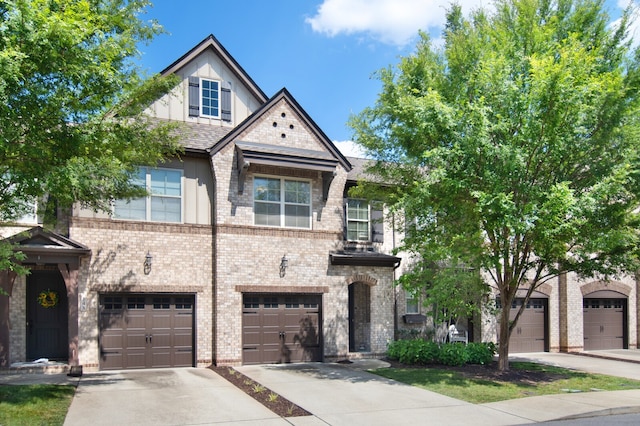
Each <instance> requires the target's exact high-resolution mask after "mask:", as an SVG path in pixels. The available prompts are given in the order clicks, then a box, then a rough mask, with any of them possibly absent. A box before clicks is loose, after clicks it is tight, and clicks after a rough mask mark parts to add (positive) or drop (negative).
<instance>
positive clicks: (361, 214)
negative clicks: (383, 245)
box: [347, 198, 371, 241]
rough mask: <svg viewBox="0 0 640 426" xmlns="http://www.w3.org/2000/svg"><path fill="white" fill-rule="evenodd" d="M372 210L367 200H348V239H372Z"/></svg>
mask: <svg viewBox="0 0 640 426" xmlns="http://www.w3.org/2000/svg"><path fill="white" fill-rule="evenodd" d="M369 219H370V211H369V203H368V202H367V201H366V200H358V199H352V198H349V199H348V200H347V240H349V241H370V240H371V235H370V232H371V226H370V225H369Z"/></svg>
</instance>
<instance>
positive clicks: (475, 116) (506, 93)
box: [350, 0, 640, 370]
mask: <svg viewBox="0 0 640 426" xmlns="http://www.w3.org/2000/svg"><path fill="white" fill-rule="evenodd" d="M631 13H632V10H631V9H628V10H627V11H626V12H625V13H624V15H623V17H622V20H621V22H620V24H619V25H617V26H615V27H611V26H609V18H608V16H607V14H606V13H605V12H604V10H603V3H602V1H592V0H555V1H554V0H497V1H496V2H495V9H493V11H492V12H487V11H485V10H482V9H481V10H477V11H475V12H473V13H472V14H471V15H470V16H469V17H468V18H465V17H464V16H463V14H462V12H461V8H460V7H459V6H457V5H453V6H452V7H451V8H450V9H449V10H448V12H447V24H446V28H445V31H444V46H443V47H442V48H438V47H434V46H433V44H432V43H431V41H430V40H429V38H428V36H426V35H424V34H422V35H421V40H420V42H419V43H418V45H417V48H416V51H415V53H414V54H412V55H410V56H408V57H405V58H402V59H401V61H400V63H399V64H398V65H397V67H396V69H393V68H388V69H384V70H381V71H380V72H379V78H380V80H381V82H382V90H381V93H380V94H379V98H378V100H377V102H376V104H375V105H374V106H373V107H370V108H366V109H365V110H364V111H363V112H361V113H360V114H358V115H357V116H354V117H352V118H351V120H350V125H351V127H352V128H353V129H354V131H355V140H356V141H357V142H359V143H360V144H361V145H362V146H363V147H364V148H365V149H366V152H367V153H368V155H369V156H370V157H371V158H373V159H375V160H377V161H375V162H374V163H375V164H373V165H372V166H371V169H370V170H369V172H370V173H372V174H374V175H376V176H377V180H378V181H380V180H382V181H384V182H386V183H388V184H392V185H390V186H387V187H385V188H377V189H378V190H379V191H383V192H384V193H385V195H386V200H387V202H388V204H389V205H390V206H391V207H392V208H393V209H396V210H399V211H400V210H401V211H402V212H403V214H404V215H406V216H407V217H412V218H416V220H417V223H418V225H419V226H416V227H415V228H414V229H413V231H410V232H409V233H408V235H407V238H406V240H405V241H404V243H403V244H404V246H403V247H402V249H404V250H407V251H409V252H410V253H412V254H414V255H417V256H419V257H421V258H422V259H426V260H428V261H429V262H432V263H443V264H445V263H446V262H452V261H455V262H459V263H461V264H463V265H466V266H467V267H469V268H476V269H477V270H478V271H482V276H483V278H484V279H485V282H486V284H487V286H490V287H492V288H493V289H494V291H496V293H497V294H498V301H499V303H500V305H501V306H503V307H505V309H508V307H509V306H511V302H512V301H513V299H514V298H515V297H516V292H517V290H518V289H522V290H525V291H526V299H527V300H528V299H529V298H530V296H531V294H532V292H533V291H534V290H535V289H536V288H537V287H539V286H540V285H541V284H542V283H544V282H546V281H549V280H552V279H554V278H557V277H558V276H559V275H560V274H564V273H569V272H575V273H577V274H578V275H579V276H581V277H589V276H596V275H598V276H601V277H605V278H606V277H613V276H617V275H619V274H623V273H626V272H629V273H631V272H634V271H636V270H637V268H638V256H637V255H638V252H637V247H638V243H639V242H640V241H639V235H638V214H637V212H638V210H637V208H638V204H639V203H638V201H639V194H640V187H639V185H640V161H639V149H638V144H639V142H640V140H639V138H638V136H639V129H640V125H639V124H640V123H639V120H640V111H639V93H640V92H639V89H640V87H639V86H640V68H639V62H640V52H639V51H638V50H637V49H636V50H635V51H632V49H631V47H630V43H629V41H628V38H627V29H628V24H629V19H630V16H631ZM363 185H364V184H363ZM364 192H368V193H371V191H370V190H369V189H366V188H365V189H364ZM434 279H435V280H438V277H437V276H435V277H434ZM523 306H524V305H523ZM522 311H523V310H522V309H520V312H519V313H518V314H517V316H516V318H515V320H514V321H512V322H510V321H509V318H508V314H507V313H505V314H504V315H502V317H501V320H500V324H499V328H500V341H499V357H500V361H499V367H500V369H501V370H507V369H508V368H509V359H508V351H509V337H510V335H511V332H512V330H513V329H514V328H515V326H516V324H517V322H518V319H519V318H520V315H521V314H522Z"/></svg>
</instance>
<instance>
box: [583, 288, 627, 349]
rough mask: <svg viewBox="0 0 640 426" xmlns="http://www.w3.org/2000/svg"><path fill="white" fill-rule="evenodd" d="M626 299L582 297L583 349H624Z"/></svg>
mask: <svg viewBox="0 0 640 426" xmlns="http://www.w3.org/2000/svg"><path fill="white" fill-rule="evenodd" d="M626 306H627V300H626V299H586V298H585V299H583V310H582V312H583V321H584V350H585V351H589V350H599V349H624V348H625V333H624V331H625V328H626V327H625V317H626V315H625V312H626Z"/></svg>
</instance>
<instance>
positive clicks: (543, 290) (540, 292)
mask: <svg viewBox="0 0 640 426" xmlns="http://www.w3.org/2000/svg"><path fill="white" fill-rule="evenodd" d="M528 290H529V285H527V284H525V286H523V287H522V288H519V289H518V291H517V293H516V298H523V297H525V295H526V294H527V291H528ZM552 292H553V287H552V286H551V285H550V284H547V283H544V284H540V285H539V286H537V287H536V289H535V290H534V291H533V293H532V294H531V297H532V298H540V297H550V296H551V293H552Z"/></svg>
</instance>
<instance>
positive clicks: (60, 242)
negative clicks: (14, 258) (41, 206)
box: [8, 226, 91, 256]
mask: <svg viewBox="0 0 640 426" xmlns="http://www.w3.org/2000/svg"><path fill="white" fill-rule="evenodd" d="M8 241H9V242H10V243H12V244H16V245H17V246H18V247H19V250H20V251H22V252H24V253H25V254H29V255H34V254H49V255H50V254H61V255H75V256H80V255H88V254H90V253H91V250H90V249H89V248H88V247H87V246H85V245H84V244H80V243H78V242H76V241H73V240H71V239H69V238H67V237H63V236H62V235H60V234H56V233H54V232H49V231H45V230H44V229H43V228H42V227H41V226H36V227H33V228H31V229H29V230H27V231H24V232H21V233H19V234H16V235H14V236H12V237H10V238H8Z"/></svg>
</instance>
